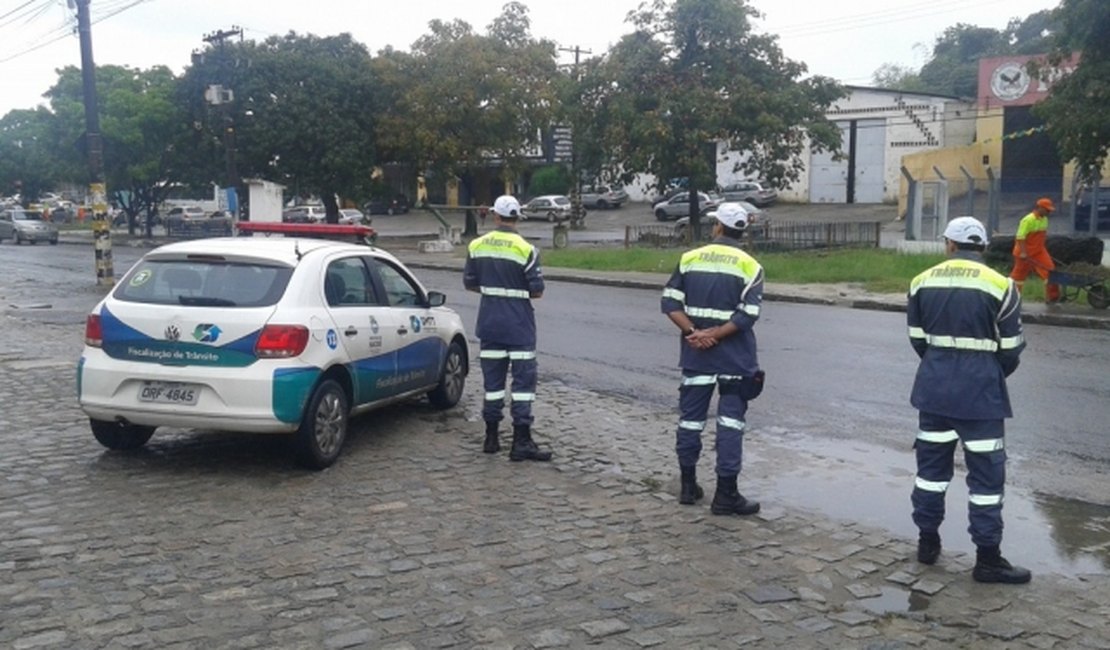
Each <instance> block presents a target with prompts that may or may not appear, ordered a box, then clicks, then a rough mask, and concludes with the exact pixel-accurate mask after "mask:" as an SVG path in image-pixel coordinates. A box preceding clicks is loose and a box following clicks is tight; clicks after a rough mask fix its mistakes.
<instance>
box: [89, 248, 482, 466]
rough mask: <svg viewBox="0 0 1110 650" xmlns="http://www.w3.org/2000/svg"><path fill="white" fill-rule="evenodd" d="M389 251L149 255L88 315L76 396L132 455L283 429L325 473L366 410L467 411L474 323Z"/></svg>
mask: <svg viewBox="0 0 1110 650" xmlns="http://www.w3.org/2000/svg"><path fill="white" fill-rule="evenodd" d="M445 300H446V296H445V295H444V294H442V293H439V292H436V291H428V290H427V289H425V288H424V286H423V285H422V284H421V283H420V282H419V281H418V280H417V279H416V277H415V276H414V275H413V274H412V273H411V272H410V271H409V270H408V269H407V268H406V267H405V266H404V265H403V264H401V262H399V261H398V260H397V259H396V258H395V257H393V256H392V255H390V254H389V253H387V252H385V251H383V250H380V249H376V248H369V247H366V246H359V245H355V244H345V243H340V242H334V241H326V240H320V239H304V238H292V237H290V238H278V237H272V238H269V237H267V238H241V237H235V238H230V237H229V238H219V239H204V240H196V241H188V242H177V243H173V244H168V245H165V246H162V247H160V248H157V249H155V250H153V251H151V252H149V253H147V254H146V255H144V256H143V257H142V258H141V259H140V260H139V261H138V262H137V263H136V264H135V265H134V266H133V267H132V268H131V269H130V270H129V271H128V272H127V274H126V275H125V276H124V277H123V279H122V280H121V281H120V282H119V284H117V285H116V287H115V289H114V290H113V291H112V292H111V293H110V294H109V295H108V296H107V297H105V298H104V299H103V300H102V301H101V302H100V303H99V304H98V305H97V306H96V307H95V308H94V309H93V310H92V312H91V313H90V314H89V316H88V318H87V320H86V324H85V348H84V351H83V353H82V355H81V359H80V361H79V362H78V366H77V369H78V381H77V386H78V402H79V404H80V406H81V408H82V409H83V410H84V412H85V413H86V415H88V417H89V424H90V427H91V429H92V433H93V436H94V437H95V438H96V439H97V440H98V441H99V442H100V443H101V444H102V445H104V446H105V447H108V448H109V449H134V448H137V447H140V446H142V445H144V444H146V442H147V441H148V440H149V439H150V437H151V435H152V434H153V433H154V432H155V429H156V428H157V427H161V426H170V427H178V428H199V429H204V430H216V431H239V432H254V433H273V434H285V435H289V436H291V437H292V441H293V443H294V444H293V449H294V452H295V456H296V459H297V460H298V461H299V462H300V463H301V464H303V465H305V466H307V467H310V468H315V469H320V468H324V467H327V466H328V465H330V464H332V463H333V462H334V461H335V460H336V458H337V457H338V456H339V453H340V450H341V449H342V447H343V442H344V440H345V439H346V437H347V431H348V421H349V418H350V417H351V416H353V415H356V414H359V413H362V412H364V411H367V410H370V409H374V408H377V407H380V406H383V405H385V404H389V403H394V402H398V401H401V400H405V399H409V398H412V397H414V396H422V395H426V396H427V397H428V400H429V401H430V402H431V404H432V405H433V406H434V407H436V408H442V409H446V408H451V407H453V406H455V404H457V403H458V401H459V399H460V397H461V396H462V392H463V385H464V382H465V379H466V375H467V372H468V359H469V358H470V355H469V351H468V348H467V345H468V344H467V339H466V332H465V330H464V328H463V323H462V320H461V319H460V317H459V315H458V314H457V313H455V312H454V311H453V310H451V309H448V308H446V307H444V306H443V305H444V302H445Z"/></svg>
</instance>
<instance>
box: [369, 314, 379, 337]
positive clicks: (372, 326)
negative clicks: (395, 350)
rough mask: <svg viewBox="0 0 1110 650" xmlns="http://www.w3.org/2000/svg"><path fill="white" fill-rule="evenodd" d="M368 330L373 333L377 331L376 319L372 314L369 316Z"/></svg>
mask: <svg viewBox="0 0 1110 650" xmlns="http://www.w3.org/2000/svg"><path fill="white" fill-rule="evenodd" d="M370 331H371V332H373V333H375V334H377V333H378V319H377V318H374V317H373V316H371V317H370Z"/></svg>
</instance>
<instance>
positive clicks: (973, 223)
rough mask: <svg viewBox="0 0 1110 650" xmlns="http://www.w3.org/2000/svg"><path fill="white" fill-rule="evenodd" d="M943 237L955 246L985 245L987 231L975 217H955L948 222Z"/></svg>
mask: <svg viewBox="0 0 1110 650" xmlns="http://www.w3.org/2000/svg"><path fill="white" fill-rule="evenodd" d="M943 236H944V238H945V239H947V240H949V241H954V242H956V243H957V244H979V245H981V246H986V245H987V229H986V228H984V227H983V224H982V223H980V222H979V220H978V219H976V218H975V217H956V218H955V219H953V220H951V221H949V222H948V226H946V227H945V229H944V235H943Z"/></svg>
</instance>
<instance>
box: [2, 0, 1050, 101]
mask: <svg viewBox="0 0 1110 650" xmlns="http://www.w3.org/2000/svg"><path fill="white" fill-rule="evenodd" d="M72 2H73V0H0V80H2V86H0V115H3V114H6V113H7V112H8V111H9V110H11V109H13V108H30V107H32V106H35V105H36V104H39V103H43V100H42V97H41V95H42V93H43V92H45V91H46V90H47V89H48V88H49V87H50V86H52V85H53V84H54V82H55V81H56V79H57V75H56V73H55V70H56V69H58V68H61V67H64V66H67V65H75V66H79V65H80V61H81V58H80V48H79V44H78V40H77V36H76V34H75V30H74V26H75V25H76V20H75V19H74V11H73V10H72V9H71V8H69V7H68V6H67V5H68V4H71V3H72ZM504 4H505V0H410V1H408V2H405V1H397V0H307V1H305V0H299V1H296V2H294V1H292V0H91V5H90V7H91V11H92V17H93V21H94V25H93V27H92V33H93V58H94V60H95V61H96V63H97V64H98V65H105V64H118V65H129V66H132V67H138V68H147V67H150V66H152V65H159V64H162V65H167V66H169V67H170V68H172V69H173V70H174V71H176V72H180V71H181V70H182V69H183V68H184V67H185V66H186V65H188V63H189V55H190V53H191V52H192V51H193V50H194V49H197V48H199V47H201V46H202V45H203V40H202V39H203V37H204V35H205V34H208V33H211V32H214V31H216V30H220V29H229V28H231V27H232V26H233V25H237V26H239V27H241V28H242V29H243V32H244V37H245V38H248V39H256V40H261V39H264V38H266V37H267V36H271V35H280V34H285V33H287V32H289V31H290V30H294V31H297V32H299V33H313V34H318V35H331V34H337V33H341V32H350V33H351V34H352V35H353V36H354V37H355V38H356V39H357V40H359V41H361V42H362V43H365V44H366V45H367V47H368V48H369V49H370V51H371V52H377V51H378V50H379V49H381V48H383V47H385V46H386V45H391V46H393V47H394V48H397V49H408V48H409V46H410V45H411V44H412V42H413V41H415V40H416V39H417V38H418V37H419V36H420V35H422V34H423V33H424V31H425V28H426V27H427V24H428V21H429V20H432V19H434V18H440V19H443V20H450V19H454V18H461V19H463V20H465V21H467V22H469V23H470V24H471V25H473V26H474V27H475V28H476V29H477V30H479V31H484V30H485V27H486V26H487V25H488V24H489V23H490V21H491V20H492V19H493V18H494V17H495V16H497V15H498V14H499V13H500V11H501V7H502V6H503V5H504ZM525 4H526V5H527V6H528V8H529V10H530V16H531V18H532V32H533V34H534V35H536V36H541V37H545V38H548V39H551V40H553V41H555V42H556V43H558V44H559V46H560V47H566V48H573V47H575V46H578V47H580V48H582V49H583V50H591V51H593V52H594V53H599V52H603V51H604V50H605V49H606V48H607V47H608V46H609V45H610V44H612V43H614V42H616V41H617V40H618V39H619V38H620V36H621V35H622V34H624V33H627V32H628V31H630V27H629V25H628V23H626V22H625V17H626V15H627V14H628V12H629V11H630V10H632V9H635V8H636V7H637V6H638V5H639V0H529V1H527V2H525ZM750 4H752V5H753V6H754V7H756V8H757V9H758V10H759V11H761V12H762V13H763V14H764V16H763V18H762V19H760V20H758V21H757V23H756V25H757V29H758V30H759V31H763V32H769V33H773V34H778V35H779V37H780V40H779V43H780V45H781V47H782V49H783V50H784V51H785V53H786V55H787V56H789V57H790V58H792V59H795V60H798V61H802V62H804V63H805V64H806V65H807V66H808V68H809V70H810V72H811V73H815V74H823V75H828V76H831V77H834V78H836V79H838V80H840V81H841V82H843V83H846V84H855V85H867V84H868V83H869V82H870V79H871V74H872V72H874V71H875V69H876V68H878V67H879V66H880V65H882V64H883V63H898V64H902V65H908V66H913V67H915V68H916V67H919V66H920V65H921V64H922V63H923V62H924V61H925V60H926V57H927V55H928V53H929V52H930V50H931V47H932V43H933V41H934V40H935V39H936V37H937V36H938V35H939V34H940V33H941V32H943V31H944V29H945V28H947V27H949V26H952V25H955V24H957V23H968V24H972V25H979V26H982V27H993V28H996V29H997V28H1002V27H1004V26H1005V25H1006V23H1007V21H1008V20H1009V19H1010V18H1013V17H1021V18H1024V17H1025V16H1027V15H1029V14H1030V13H1033V12H1035V11H1039V10H1041V9H1049V8H1053V7H1055V6H1056V5H1057V4H1058V2H1057V0H931V1H927V2H923V1H921V0H839V1H834V0H751V2H750ZM562 56H563V61H564V62H570V61H573V54H569V53H568V54H563V55H562Z"/></svg>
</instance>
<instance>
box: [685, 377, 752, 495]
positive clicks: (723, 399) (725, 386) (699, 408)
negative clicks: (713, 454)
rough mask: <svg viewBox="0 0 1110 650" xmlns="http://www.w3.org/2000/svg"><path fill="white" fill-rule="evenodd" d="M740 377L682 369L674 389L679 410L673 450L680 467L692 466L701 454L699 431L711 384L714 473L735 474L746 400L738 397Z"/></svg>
mask: <svg viewBox="0 0 1110 650" xmlns="http://www.w3.org/2000/svg"><path fill="white" fill-rule="evenodd" d="M740 385H741V382H740V377H738V376H737V377H726V376H724V375H707V374H702V373H697V372H692V371H689V370H683V371H682V386H681V387H679V389H678V409H679V412H680V416H679V418H680V419H679V422H678V432H677V435H676V441H675V452H676V453H677V454H678V464H679V466H681V467H693V466H695V465H697V464H698V457H699V456H701V433H702V431H704V430H705V424H706V417H708V414H709V402H710V400H712V399H713V390H714V388H716V389H718V391H719V394H720V397H719V399H718V400H717V439H716V444H717V475H718V476H736V475H738V474H739V473H740V465H741V460H742V458H743V449H744V415H745V414H746V413H747V412H748V402H747V401H746V400H745V399H744V398H742V397H740Z"/></svg>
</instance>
